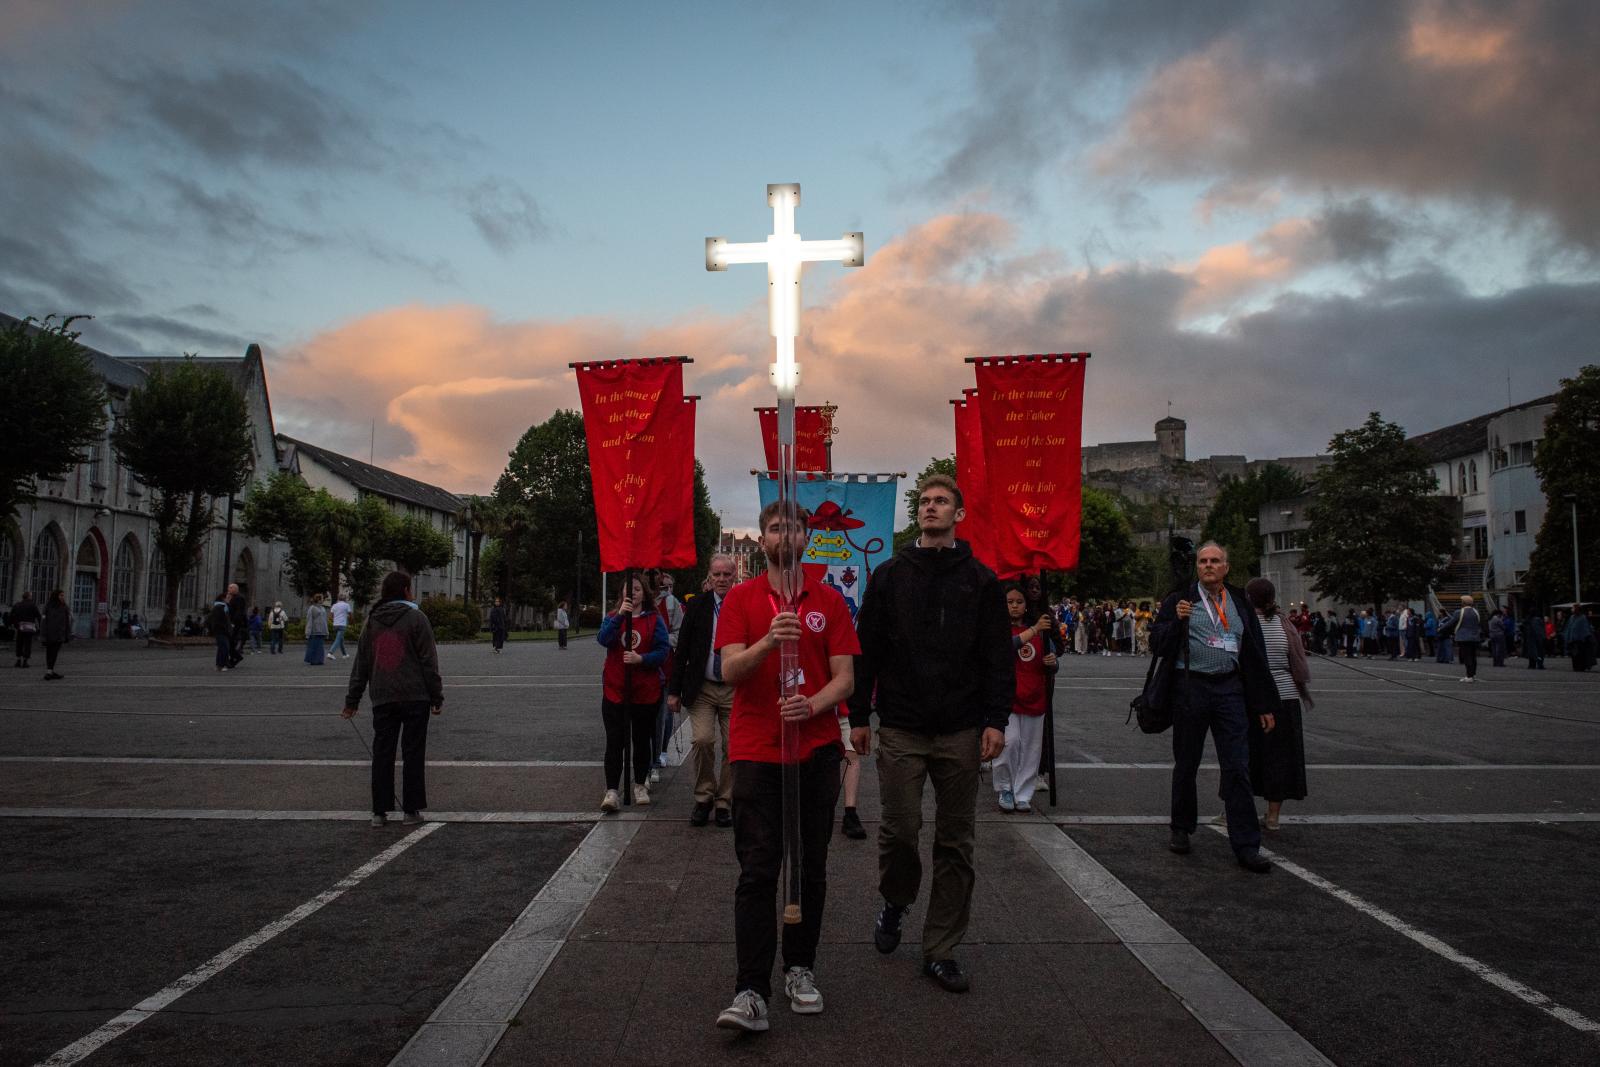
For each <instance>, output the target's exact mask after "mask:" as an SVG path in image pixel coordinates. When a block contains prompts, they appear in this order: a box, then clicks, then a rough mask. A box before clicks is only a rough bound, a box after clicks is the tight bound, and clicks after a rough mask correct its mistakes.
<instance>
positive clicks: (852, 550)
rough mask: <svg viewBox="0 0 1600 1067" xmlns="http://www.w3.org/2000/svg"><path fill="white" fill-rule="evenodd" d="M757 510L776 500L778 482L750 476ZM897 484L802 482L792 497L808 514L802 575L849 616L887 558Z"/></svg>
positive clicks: (839, 478)
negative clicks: (829, 592) (835, 597)
mask: <svg viewBox="0 0 1600 1067" xmlns="http://www.w3.org/2000/svg"><path fill="white" fill-rule="evenodd" d="M756 485H757V488H758V490H759V491H760V495H761V506H762V507H766V506H767V505H768V504H770V503H772V502H773V501H774V500H777V499H778V482H777V480H776V479H774V478H769V477H766V476H764V475H758V476H757V477H756ZM899 486H900V481H899V479H898V478H896V477H894V476H893V475H884V474H867V475H862V474H839V475H835V476H834V477H832V478H818V479H814V480H808V479H804V478H802V480H801V481H800V483H799V485H798V487H797V490H796V495H797V496H798V497H799V500H800V505H801V506H802V507H804V508H806V509H807V510H808V511H810V512H811V522H810V527H811V529H810V538H809V539H808V541H807V542H806V550H805V554H804V556H803V557H802V558H803V560H804V562H805V564H806V570H807V572H808V573H810V574H811V575H813V576H814V577H816V578H817V580H818V581H820V582H822V583H823V584H824V585H831V586H833V587H834V588H835V589H837V590H838V591H839V592H840V594H841V595H843V596H844V599H845V603H846V604H848V605H849V606H850V615H851V617H852V618H854V617H855V613H856V608H857V606H858V605H859V604H860V603H861V597H862V595H863V594H864V593H865V592H866V589H867V578H868V576H869V575H871V573H872V568H874V567H876V566H877V565H878V564H880V563H882V562H883V561H884V560H886V559H888V558H889V556H890V555H891V554H892V547H893V545H894V517H895V509H896V507H897V506H898V504H899Z"/></svg>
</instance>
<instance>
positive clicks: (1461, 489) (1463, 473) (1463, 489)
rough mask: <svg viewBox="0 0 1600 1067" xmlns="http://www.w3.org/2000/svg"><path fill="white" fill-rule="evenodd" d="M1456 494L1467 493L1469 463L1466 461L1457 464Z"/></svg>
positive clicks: (1463, 494) (1462, 494) (1464, 494)
mask: <svg viewBox="0 0 1600 1067" xmlns="http://www.w3.org/2000/svg"><path fill="white" fill-rule="evenodd" d="M1456 495H1457V496H1466V495H1467V465H1466V464H1465V463H1458V464H1456Z"/></svg>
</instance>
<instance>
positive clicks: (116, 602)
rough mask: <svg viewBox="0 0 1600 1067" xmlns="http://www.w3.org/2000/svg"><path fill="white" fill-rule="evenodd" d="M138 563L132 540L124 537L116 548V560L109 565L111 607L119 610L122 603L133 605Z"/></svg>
mask: <svg viewBox="0 0 1600 1067" xmlns="http://www.w3.org/2000/svg"><path fill="white" fill-rule="evenodd" d="M138 566H139V561H138V557H137V555H136V553H135V552H134V550H133V538H131V537H124V538H123V539H122V544H121V545H119V546H117V558H116V559H115V560H113V561H112V563H111V607H112V609H113V610H120V609H121V607H122V605H123V603H124V602H127V603H128V604H129V605H130V606H131V605H132V604H133V590H134V585H133V579H134V572H135V571H136V570H137V569H138Z"/></svg>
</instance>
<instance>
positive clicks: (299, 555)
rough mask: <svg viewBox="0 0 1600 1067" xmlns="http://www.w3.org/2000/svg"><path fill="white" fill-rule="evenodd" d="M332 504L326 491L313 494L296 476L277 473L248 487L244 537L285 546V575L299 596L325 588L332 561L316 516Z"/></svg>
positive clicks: (243, 524) (242, 524)
mask: <svg viewBox="0 0 1600 1067" xmlns="http://www.w3.org/2000/svg"><path fill="white" fill-rule="evenodd" d="M319 492H320V493H321V496H320V497H319V495H318V493H319ZM332 502H333V497H332V496H330V495H329V494H328V492H327V490H325V489H324V490H318V491H313V490H312V489H311V487H310V486H308V485H306V483H305V481H304V479H302V478H301V477H300V476H299V475H298V474H291V473H289V472H288V471H278V472H277V473H276V474H274V475H273V476H272V477H270V478H268V479H267V480H266V481H265V482H262V483H260V484H258V485H255V486H253V487H252V488H251V490H250V495H249V496H248V497H247V498H246V499H245V502H244V509H243V510H242V511H241V512H240V519H241V526H242V528H243V530H244V532H245V533H246V534H248V535H249V536H251V537H258V538H260V539H261V540H263V541H284V542H286V543H287V544H288V546H289V558H288V560H287V563H286V566H285V568H284V574H285V576H286V577H287V578H288V579H289V586H290V588H292V589H293V590H294V591H295V592H296V593H299V594H300V595H301V596H310V595H311V594H312V593H314V592H320V591H322V590H323V589H324V588H326V585H327V581H328V569H329V566H330V562H331V561H330V558H329V553H328V546H327V545H326V544H325V543H324V541H323V539H322V537H321V536H320V533H319V526H318V519H319V514H318V513H319V511H320V510H321V509H322V508H323V507H325V506H331V504H332Z"/></svg>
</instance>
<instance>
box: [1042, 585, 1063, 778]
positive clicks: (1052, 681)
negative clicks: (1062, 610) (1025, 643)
mask: <svg viewBox="0 0 1600 1067" xmlns="http://www.w3.org/2000/svg"><path fill="white" fill-rule="evenodd" d="M1039 595H1040V596H1041V597H1043V599H1044V610H1045V611H1047V612H1049V613H1050V619H1051V625H1050V647H1048V648H1046V649H1045V651H1047V652H1048V651H1050V649H1051V648H1054V649H1056V652H1055V657H1056V670H1055V673H1054V674H1051V673H1050V672H1048V671H1047V672H1046V678H1047V679H1048V684H1047V685H1046V686H1045V687H1044V744H1043V745H1042V746H1040V753H1039V759H1040V762H1041V763H1043V764H1044V768H1043V770H1044V773H1045V781H1046V783H1047V784H1048V788H1049V790H1050V806H1051V807H1052V808H1053V807H1055V806H1056V679H1057V678H1058V677H1060V674H1061V655H1062V653H1063V652H1064V651H1065V649H1063V648H1061V641H1060V637H1059V634H1060V632H1059V631H1058V630H1057V629H1056V625H1057V623H1056V613H1055V612H1053V611H1050V587H1049V585H1047V584H1046V582H1045V572H1044V571H1040V572H1039Z"/></svg>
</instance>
